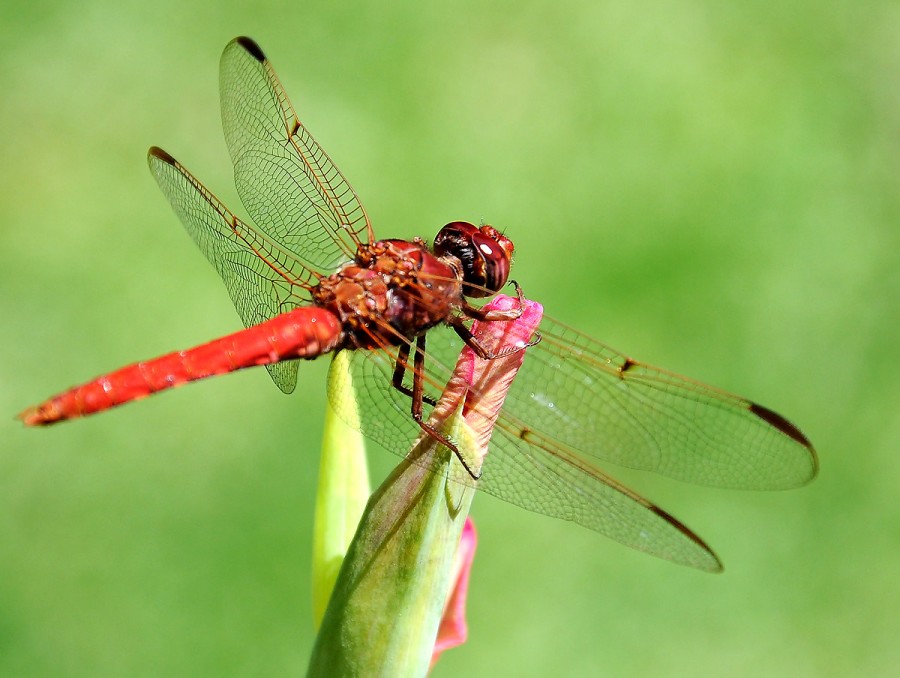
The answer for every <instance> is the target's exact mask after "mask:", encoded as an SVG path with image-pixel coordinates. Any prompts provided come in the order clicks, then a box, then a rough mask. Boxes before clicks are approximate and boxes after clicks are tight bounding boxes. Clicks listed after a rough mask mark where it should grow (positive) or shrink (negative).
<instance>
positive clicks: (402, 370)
mask: <svg viewBox="0 0 900 678" xmlns="http://www.w3.org/2000/svg"><path fill="white" fill-rule="evenodd" d="M409 347H410V344H400V349H399V351H397V364H396V365H394V377H393V379H392V380H391V386H393V387H394V388H395V389H397V390H398V391H400V393H402V394H403V395H405V396H407V397H408V398H412V397H413V390H412V389H411V388H409V387H408V386H405V385H404V384H403V377H404V375H405V374H406V370H407V369H408V368H409ZM422 401H423V402H426V403H428V404H429V405H431V406H432V407H434V406H435V405H437V401H436V400H435V399H434V398H432V397H431V396H429V395H424V394H423V395H422Z"/></svg>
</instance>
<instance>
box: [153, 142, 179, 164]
mask: <svg viewBox="0 0 900 678" xmlns="http://www.w3.org/2000/svg"><path fill="white" fill-rule="evenodd" d="M147 156H148V157H153V158H156V159H157V160H162V161H163V162H164V163H166V164H169V165H172V167H174V166H175V158H173V157H172V156H171V155H169V154H168V153H166V152H165V151H164V150H163V149H161V148H160V147H159V146H151V147H150V150H149V151H147Z"/></svg>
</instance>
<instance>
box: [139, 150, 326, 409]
mask: <svg viewBox="0 0 900 678" xmlns="http://www.w3.org/2000/svg"><path fill="white" fill-rule="evenodd" d="M147 162H148V164H149V165H150V171H151V172H152V173H153V176H154V177H155V178H156V181H157V183H158V184H159V187H160V188H161V189H162V192H163V193H164V194H165V196H166V198H168V200H169V202H170V203H171V205H172V208H173V209H174V210H175V213H176V214H177V215H178V216H179V218H180V219H181V223H182V224H184V228H185V230H187V232H188V234H189V235H190V236H191V238H193V240H194V242H195V243H197V247H199V248H200V251H201V252H203V254H204V256H206V258H207V259H208V260H209V262H210V263H211V264H212V265H213V266H214V267H215V269H216V270H217V271H218V272H219V275H220V276H222V280H223V281H224V282H225V287H226V288H227V289H228V294H229V295H230V296H231V300H232V301H233V302H234V306H235V308H236V309H237V312H238V315H239V316H240V318H241V321H242V322H243V323H244V326H246V327H251V326H253V325H257V324H259V323H261V322H263V321H264V320H269V319H270V318H273V317H275V316H276V315H279V314H280V313H284V312H286V311H290V310H291V309H293V308H296V307H297V306H299V305H300V304H303V303H308V301H309V294H308V288H309V282H310V280H313V279H314V276H315V274H314V273H313V272H312V271H310V270H308V269H306V268H305V267H303V265H302V264H300V262H298V261H296V260H295V259H293V258H292V256H291V255H290V253H288V252H285V251H284V250H282V249H281V248H280V246H279V245H278V244H277V243H274V242H272V241H271V240H269V239H268V238H267V237H266V236H265V235H264V234H262V233H260V232H258V231H256V230H255V229H253V228H252V227H251V226H249V225H248V224H246V223H244V222H242V221H241V220H240V219H238V218H237V217H236V216H235V215H234V213H233V212H231V211H230V210H229V209H228V208H227V207H225V205H224V204H222V202H221V201H220V200H219V199H218V198H216V196H215V195H213V194H212V193H211V192H210V191H209V190H207V188H206V187H205V186H204V185H203V184H201V183H200V182H199V181H198V180H197V179H196V178H195V177H194V176H193V175H192V174H191V173H190V172H188V171H187V170H186V169H185V168H184V167H183V166H182V165H181V163H179V162H178V161H177V160H175V158H173V157H172V156H171V155H169V154H168V153H166V152H165V151H164V150H162V149H161V148H156V147H155V146H154V147H153V148H151V149H150V152H149V153H148V154H147ZM266 369H267V370H268V371H269V374H270V375H271V376H272V379H273V381H274V382H275V383H276V384H277V385H278V387H279V388H280V389H281V390H282V391H284V392H285V393H290V392H291V391H293V390H294V386H295V385H296V383H297V361H288V362H281V363H276V364H274V365H267V366H266Z"/></svg>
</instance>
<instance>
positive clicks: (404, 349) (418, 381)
mask: <svg viewBox="0 0 900 678" xmlns="http://www.w3.org/2000/svg"><path fill="white" fill-rule="evenodd" d="M409 350H410V344H401V345H400V350H399V351H398V352H397V365H396V366H395V367H394V378H393V380H392V382H393V386H394V388H396V389H397V390H398V391H400V392H401V393H403V394H405V395H408V396H410V398H411V399H412V404H411V407H410V412H411V414H412V418H413V420H414V421H415V422H416V423H417V424H418V425H419V428H421V429H422V430H423V431H425V433H427V434H428V435H429V436H431V437H432V438H434V439H435V440H436V441H438V442H439V443H440V444H441V445H444V446H445V447H447V448H448V449H449V450H450V451H451V452H453V454H455V455H456V458H457V459H459V463H461V464H462V465H463V468H465V469H466V473H468V474H469V475H470V476H471V477H472V480H478V479H479V478H480V477H481V471H475V470H474V469H473V468H472V467H471V466H470V465H469V462H467V461H466V459H465V457H464V456H463V454H462V453H461V452H460V451H459V448H458V447H457V446H456V443H454V442H453V441H452V440H450V438H448V437H447V436H445V435H444V434H443V433H441V432H440V431H438V430H437V429H436V428H434V427H433V426H432V425H431V424H429V423H428V422H427V421H426V420H425V417H424V416H423V414H422V403H423V402H427V403H429V404H430V405H432V406H433V405H434V404H436V403H435V402H434V399H433V398H429V397H428V396H426V395H425V389H424V387H423V385H422V375H423V374H424V369H425V336H424V335H421V336H419V337H417V338H416V352H415V354H414V357H413V387H412V389H411V390H410V389H409V388H407V387H406V386H404V385H403V375H404V373H405V372H406V369H407V368H408V367H409Z"/></svg>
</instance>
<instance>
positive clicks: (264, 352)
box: [19, 306, 343, 426]
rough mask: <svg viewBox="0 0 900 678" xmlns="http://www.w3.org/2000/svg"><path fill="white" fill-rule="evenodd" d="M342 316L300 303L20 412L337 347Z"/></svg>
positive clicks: (30, 419) (95, 400)
mask: <svg viewBox="0 0 900 678" xmlns="http://www.w3.org/2000/svg"><path fill="white" fill-rule="evenodd" d="M342 338H343V331H342V327H341V322H340V320H339V319H338V318H337V317H336V316H335V315H334V314H332V313H330V312H328V311H326V310H325V309H323V308H318V307H316V306H302V307H300V308H296V309H294V310H293V311H289V312H288V313H284V314H282V315H279V316H277V317H275V318H272V319H271V320H267V321H266V322H264V323H260V324H259V325H254V326H253V327H249V328H247V329H245V330H241V331H240V332H235V333H234V334H230V335H228V336H227V337H222V338H221V339H216V340H215V341H211V342H209V343H207V344H203V345H201V346H197V347H195V348H191V349H188V350H186V351H177V352H175V353H169V354H167V355H164V356H161V357H159V358H156V359H154V360H148V361H146V362H140V363H135V364H134V365H128V366H127V367H123V368H122V369H119V370H116V371H115V372H110V373H109V374H106V375H104V376H102V377H98V378H96V379H94V380H93V381H90V382H88V383H86V384H83V385H82V386H76V387H75V388H73V389H70V390H69V391H66V392H65V393H61V394H59V395H57V396H54V397H52V398H50V399H49V400H46V401H45V402H43V403H41V404H40V405H37V406H35V407H29V408H28V409H27V410H25V411H24V412H22V413H21V414H20V415H19V418H20V419H21V420H22V421H23V422H24V423H25V424H27V425H28V426H41V425H45V424H52V423H53V422H56V421H60V420H63V419H71V418H74V417H83V416H85V415H88V414H93V413H94V412H100V411H102V410H106V409H109V408H111V407H115V406H116V405H121V404H123V403H127V402H130V401H132V400H137V399H139V398H144V397H146V396H148V395H151V394H153V393H156V392H157V391H162V390H164V389H167V388H173V387H175V386H180V385H181V384H186V383H188V382H190V381H196V380H198V379H204V378H205V377H211V376H213V375H216V374H224V373H226V372H233V371H235V370H239V369H242V368H244V367H254V366H256V365H269V364H271V363H276V362H279V361H281V360H291V359H293V358H315V357H316V356H319V355H322V354H323V353H328V352H329V351H333V350H334V349H336V348H338V346H339V345H340V343H341V340H342Z"/></svg>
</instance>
